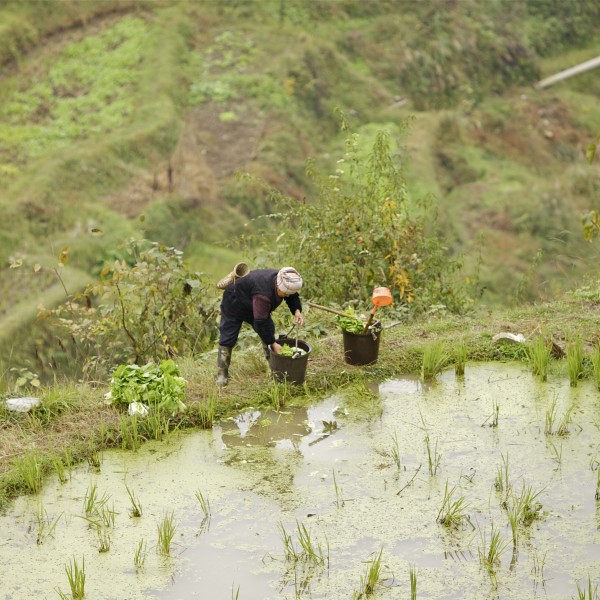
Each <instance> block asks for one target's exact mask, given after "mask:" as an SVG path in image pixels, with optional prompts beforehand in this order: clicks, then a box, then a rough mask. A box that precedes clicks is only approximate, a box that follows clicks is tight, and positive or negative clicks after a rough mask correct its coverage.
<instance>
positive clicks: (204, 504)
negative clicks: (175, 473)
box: [196, 490, 211, 525]
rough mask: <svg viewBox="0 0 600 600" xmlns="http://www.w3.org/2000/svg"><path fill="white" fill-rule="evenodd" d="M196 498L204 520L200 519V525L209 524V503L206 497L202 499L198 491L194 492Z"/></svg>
mask: <svg viewBox="0 0 600 600" xmlns="http://www.w3.org/2000/svg"><path fill="white" fill-rule="evenodd" d="M196 498H197V500H198V503H199V504H200V508H201V509H202V513H203V514H204V518H203V519H202V525H205V524H208V523H209V522H210V518H211V513H210V501H209V499H208V497H206V498H205V497H204V495H203V494H202V492H201V491H200V490H196Z"/></svg>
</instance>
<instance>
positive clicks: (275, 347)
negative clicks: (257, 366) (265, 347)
mask: <svg viewBox="0 0 600 600" xmlns="http://www.w3.org/2000/svg"><path fill="white" fill-rule="evenodd" d="M271 351H272V352H275V354H280V353H281V344H278V343H277V342H273V343H272V344H271Z"/></svg>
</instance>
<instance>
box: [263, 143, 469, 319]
mask: <svg viewBox="0 0 600 600" xmlns="http://www.w3.org/2000/svg"><path fill="white" fill-rule="evenodd" d="M346 144H347V152H346V153H345V155H344V157H343V158H342V159H340V160H339V161H338V165H337V169H336V171H335V173H333V174H332V175H329V176H326V175H323V174H320V173H319V172H318V171H317V165H316V164H314V163H311V164H309V167H308V169H307V172H308V174H309V175H310V177H311V179H312V180H313V182H314V184H315V189H316V195H317V197H316V198H315V200H314V201H313V202H311V203H304V202H301V203H300V202H297V201H294V200H290V199H286V198H285V197H283V195H282V194H281V193H280V192H279V191H278V190H274V189H272V190H271V194H272V197H273V198H274V199H275V200H276V201H278V202H279V204H280V205H281V207H282V209H281V211H280V212H279V213H277V214H272V215H268V217H269V218H270V219H272V220H276V221H277V222H278V224H279V229H278V230H279V231H280V232H282V233H281V234H280V236H279V237H278V238H276V240H275V243H274V244H271V246H270V247H267V248H266V249H265V252H266V253H267V254H268V255H269V256H270V257H271V259H272V260H273V262H274V264H286V263H291V264H293V265H294V266H296V267H297V268H298V269H299V271H300V272H301V273H302V274H303V276H304V278H305V288H304V293H305V294H307V295H308V297H310V298H312V299H313V300H314V301H324V302H334V303H348V302H354V303H356V302H361V303H363V305H364V304H365V303H366V304H370V298H371V293H372V291H373V288H374V287H377V286H380V285H386V286H388V287H390V289H391V290H392V293H393V295H394V298H395V301H396V304H397V305H398V304H399V305H400V306H397V307H396V308H397V309H402V308H403V309H404V310H406V309H407V308H410V309H411V310H412V311H422V310H425V309H427V308H428V307H429V306H431V305H434V304H441V305H444V306H445V307H446V308H447V309H449V310H451V311H457V312H460V311H462V310H464V309H465V308H466V307H467V306H468V304H469V302H470V298H469V294H468V290H467V289H466V287H463V288H460V287H458V286H457V285H455V284H454V282H453V277H454V276H455V275H456V274H457V272H458V271H459V269H460V267H461V265H460V261H458V260H456V259H453V258H451V257H449V255H448V251H447V248H445V247H444V245H443V243H442V241H441V240H440V238H439V237H438V236H437V235H436V234H434V233H432V232H431V231H432V227H433V226H434V224H435V223H434V221H435V217H434V211H433V210H430V208H431V207H430V205H428V204H427V203H426V202H425V203H423V204H422V206H419V209H420V211H417V210H416V208H415V207H413V210H414V212H415V213H417V212H419V214H418V215H417V216H414V217H413V216H411V215H410V214H409V201H408V192H407V189H406V183H405V180H404V177H403V175H402V172H401V163H400V161H399V160H398V156H397V155H396V154H395V153H393V152H392V150H391V140H390V138H389V135H388V134H387V133H386V132H385V131H380V132H379V133H378V134H377V135H376V137H375V141H374V144H373V147H372V149H371V151H370V153H364V152H362V149H361V148H360V144H359V138H358V136H357V135H356V134H355V135H352V136H350V138H348V140H347V141H346ZM402 305H404V306H402Z"/></svg>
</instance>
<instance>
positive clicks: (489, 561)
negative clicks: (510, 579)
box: [478, 523, 508, 582]
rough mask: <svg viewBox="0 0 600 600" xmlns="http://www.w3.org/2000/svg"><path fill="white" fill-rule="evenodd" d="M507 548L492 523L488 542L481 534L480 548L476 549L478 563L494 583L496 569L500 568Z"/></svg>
mask: <svg viewBox="0 0 600 600" xmlns="http://www.w3.org/2000/svg"><path fill="white" fill-rule="evenodd" d="M507 546H508V542H507V541H506V540H504V539H503V538H502V536H501V535H500V531H499V530H498V529H496V528H495V526H494V523H492V529H491V532H490V539H489V541H488V539H487V537H486V535H485V532H481V546H480V547H479V548H478V553H479V561H480V563H481V564H482V565H483V566H484V567H485V569H486V571H487V572H488V575H489V576H490V578H491V579H492V580H493V581H494V582H495V581H496V569H497V568H498V567H499V566H500V562H501V560H500V559H501V557H502V554H503V553H504V551H505V550H506V548H507Z"/></svg>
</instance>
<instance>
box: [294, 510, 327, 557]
mask: <svg viewBox="0 0 600 600" xmlns="http://www.w3.org/2000/svg"><path fill="white" fill-rule="evenodd" d="M296 527H297V529H298V542H299V543H300V547H301V548H302V557H303V559H304V560H305V561H307V562H311V563H313V564H316V565H321V566H322V565H324V564H325V560H327V562H328V563H329V546H328V551H327V556H325V555H324V554H323V548H322V547H321V543H320V542H319V543H318V544H317V545H316V546H315V544H314V543H313V540H312V537H311V534H310V531H309V530H308V529H306V526H305V525H304V523H298V521H296Z"/></svg>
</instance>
